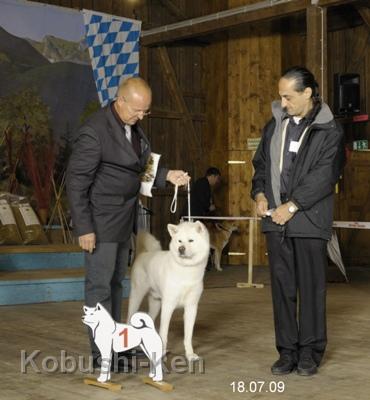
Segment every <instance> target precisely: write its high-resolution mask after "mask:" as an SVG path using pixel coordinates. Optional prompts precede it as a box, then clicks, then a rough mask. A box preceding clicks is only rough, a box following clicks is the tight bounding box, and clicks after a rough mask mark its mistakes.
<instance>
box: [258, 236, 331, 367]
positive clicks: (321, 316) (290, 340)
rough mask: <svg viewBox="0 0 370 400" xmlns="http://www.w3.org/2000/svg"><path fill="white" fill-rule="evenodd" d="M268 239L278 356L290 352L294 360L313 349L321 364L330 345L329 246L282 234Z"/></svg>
mask: <svg viewBox="0 0 370 400" xmlns="http://www.w3.org/2000/svg"><path fill="white" fill-rule="evenodd" d="M266 239H267V248H268V255H269V263H270V271H271V290H272V301H273V309H274V322H275V339H276V348H277V350H278V351H279V353H282V352H284V351H286V350H290V351H292V352H293V354H294V355H295V357H298V355H299V352H301V351H302V350H303V349H304V348H311V349H312V352H313V358H314V360H315V361H316V362H317V364H320V361H321V359H322V357H323V355H324V351H325V347H326V343H327V338H326V270H327V249H326V246H327V242H326V241H325V240H323V239H316V238H298V237H294V238H290V237H283V236H282V233H280V232H269V233H267V234H266ZM297 300H298V301H297ZM297 304H298V307H297ZM297 311H298V318H297Z"/></svg>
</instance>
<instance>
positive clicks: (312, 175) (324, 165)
mask: <svg viewBox="0 0 370 400" xmlns="http://www.w3.org/2000/svg"><path fill="white" fill-rule="evenodd" d="M343 167H344V135H343V130H342V128H341V127H340V126H339V125H338V124H337V128H336V130H333V131H331V132H330V133H329V134H328V135H327V138H326V141H325V143H324V145H323V147H322V148H321V152H320V156H319V158H318V160H317V162H316V164H315V165H314V167H313V168H312V169H311V170H310V171H309V173H308V174H307V175H305V176H304V178H303V179H302V180H301V182H300V183H299V185H298V186H297V187H296V188H295V189H294V190H293V193H292V196H291V200H292V201H293V202H294V203H295V204H297V206H298V207H299V208H300V209H302V210H307V209H310V208H311V207H312V206H314V205H315V204H316V203H317V202H318V201H320V200H322V199H324V198H325V197H327V196H329V195H330V194H331V193H333V191H334V187H335V184H336V183H337V181H338V178H339V176H340V174H341V172H342V170H343Z"/></svg>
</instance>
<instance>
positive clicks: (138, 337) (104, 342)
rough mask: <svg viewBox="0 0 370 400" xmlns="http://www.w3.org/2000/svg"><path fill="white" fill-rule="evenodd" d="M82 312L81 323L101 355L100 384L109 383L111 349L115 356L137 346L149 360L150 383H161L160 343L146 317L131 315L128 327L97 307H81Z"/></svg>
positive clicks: (146, 315) (149, 319) (143, 314)
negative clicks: (87, 328)
mask: <svg viewBox="0 0 370 400" xmlns="http://www.w3.org/2000/svg"><path fill="white" fill-rule="evenodd" d="M83 310H84V312H85V315H83V316H82V322H83V323H84V324H86V325H88V326H89V327H90V328H91V330H92V332H93V338H94V341H95V343H96V345H97V346H98V349H99V351H100V354H101V368H100V376H99V377H98V381H99V382H107V381H109V380H110V365H111V360H112V349H113V351H115V352H117V353H118V352H122V351H126V350H129V349H132V348H133V347H136V346H140V347H141V348H142V350H143V351H144V353H145V355H146V356H147V357H148V358H149V360H150V373H149V376H150V377H151V378H152V379H153V381H156V382H157V381H162V379H163V371H162V355H163V347H162V340H161V338H160V336H159V335H158V333H157V332H156V330H155V327H154V322H153V320H152V319H151V318H150V316H149V315H148V314H145V313H135V314H133V315H132V316H131V318H130V325H127V324H119V323H117V322H115V321H114V320H113V318H112V317H111V316H110V314H109V312H108V311H107V310H106V309H105V308H104V307H103V306H102V305H101V304H100V303H98V304H97V305H96V307H86V306H84V307H83Z"/></svg>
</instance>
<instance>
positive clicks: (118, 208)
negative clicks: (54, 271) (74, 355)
mask: <svg viewBox="0 0 370 400" xmlns="http://www.w3.org/2000/svg"><path fill="white" fill-rule="evenodd" d="M151 101H152V92H151V89H150V87H149V86H148V84H147V83H146V82H145V81H144V80H143V79H141V78H129V79H127V80H125V81H124V82H123V83H122V84H121V85H120V87H119V89H118V92H117V98H116V100H115V101H113V102H112V103H111V104H109V105H108V106H106V107H104V108H102V109H101V110H99V111H98V112H97V113H95V114H94V115H93V116H92V117H91V118H90V119H89V120H88V121H87V122H86V123H85V125H83V126H82V127H81V128H80V129H79V131H78V132H77V134H76V136H75V137H74V140H73V143H72V154H71V157H70V160H69V164H68V168H67V195H68V200H69V205H70V209H71V214H72V221H73V226H74V233H75V234H76V236H77V237H78V242H79V245H80V246H81V248H82V249H83V250H84V251H85V266H86V277H85V304H86V305H87V306H88V307H95V305H96V303H98V302H100V303H101V304H103V306H104V307H105V308H106V309H107V310H109V311H110V313H111V315H112V317H113V319H114V320H115V321H118V322H119V321H121V302H122V290H123V288H122V281H123V278H124V276H125V271H126V268H127V264H128V255H129V242H130V237H131V234H132V232H133V230H134V225H135V220H136V214H137V212H136V211H137V204H138V195H139V190H140V175H141V173H142V172H143V171H144V170H145V165H146V163H147V161H148V158H149V155H150V152H151V150H150V144H149V141H148V139H147V138H146V136H145V135H144V132H143V131H142V129H141V128H140V127H139V125H138V121H140V120H142V119H143V118H144V117H145V116H146V115H148V114H149V112H150V111H149V109H150V105H151ZM188 179H189V177H188V176H187V174H186V173H185V172H184V171H179V170H172V171H169V170H166V169H163V168H160V169H159V170H158V172H157V176H156V181H155V184H156V186H158V187H163V186H165V183H166V180H167V181H169V182H171V183H173V184H178V185H184V184H186V183H187V182H188ZM89 335H90V344H91V350H92V356H93V361H94V366H96V367H97V366H99V365H100V361H101V360H100V353H99V350H98V348H97V347H96V345H95V343H94V341H93V338H92V336H91V332H89ZM116 359H117V357H116ZM115 367H116V368H117V362H116V365H115ZM118 367H119V365H118Z"/></svg>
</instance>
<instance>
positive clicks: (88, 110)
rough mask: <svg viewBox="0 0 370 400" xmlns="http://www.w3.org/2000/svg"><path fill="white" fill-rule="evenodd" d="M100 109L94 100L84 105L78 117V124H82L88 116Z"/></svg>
mask: <svg viewBox="0 0 370 400" xmlns="http://www.w3.org/2000/svg"><path fill="white" fill-rule="evenodd" d="M99 109H100V103H99V102H98V101H96V100H93V101H90V102H89V103H87V104H86V106H85V108H84V111H83V113H82V114H81V117H80V123H81V124H83V123H84V122H85V121H86V120H87V119H88V118H89V117H90V115H92V114H94V113H95V112H96V111H98V110H99Z"/></svg>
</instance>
